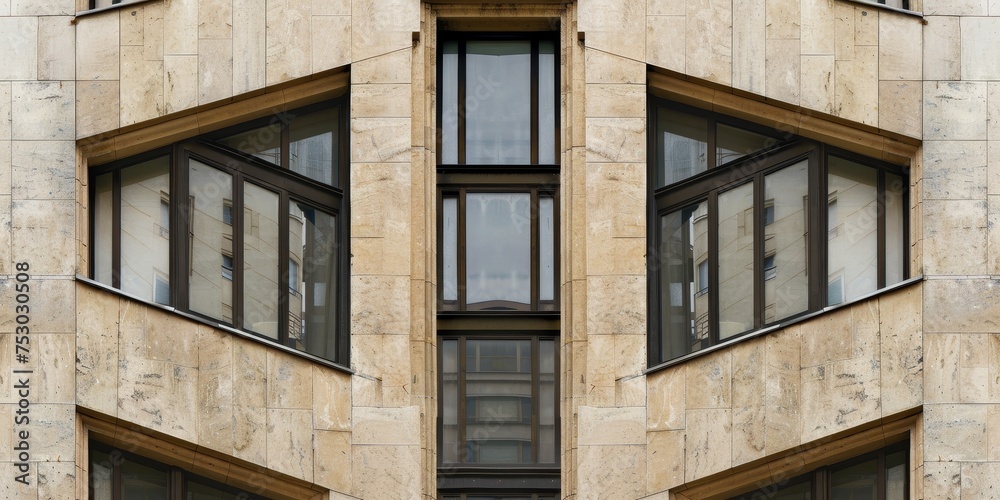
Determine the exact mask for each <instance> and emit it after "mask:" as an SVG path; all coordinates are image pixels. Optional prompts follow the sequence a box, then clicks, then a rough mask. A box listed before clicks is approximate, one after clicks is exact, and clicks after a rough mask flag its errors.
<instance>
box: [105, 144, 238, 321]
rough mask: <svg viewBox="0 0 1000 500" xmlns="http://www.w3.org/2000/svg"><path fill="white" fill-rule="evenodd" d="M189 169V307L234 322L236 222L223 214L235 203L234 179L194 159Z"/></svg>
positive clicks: (197, 311)
mask: <svg viewBox="0 0 1000 500" xmlns="http://www.w3.org/2000/svg"><path fill="white" fill-rule="evenodd" d="M188 169H189V173H188V176H189V199H188V204H189V207H188V213H189V216H188V217H189V218H190V219H189V221H188V224H189V228H190V229H189V230H190V231H191V234H190V238H191V241H190V246H189V252H190V258H189V262H190V266H191V267H190V269H188V275H189V276H190V278H189V283H188V296H189V299H188V300H189V303H190V305H189V307H190V308H191V310H192V311H194V312H196V313H200V314H204V315H206V316H210V317H212V318H215V319H218V320H220V321H224V322H226V323H232V322H233V281H232V280H233V277H232V271H233V268H232V266H233V225H232V221H231V220H230V221H226V220H224V216H223V214H224V212H225V208H224V207H225V206H226V204H227V203H230V204H231V203H232V199H233V178H232V176H231V175H229V174H227V173H225V172H222V171H219V170H217V169H214V168H212V167H210V166H208V165H205V164H204V163H201V162H199V161H197V160H191V161H190V163H189V165H188ZM122 253H124V252H122Z"/></svg>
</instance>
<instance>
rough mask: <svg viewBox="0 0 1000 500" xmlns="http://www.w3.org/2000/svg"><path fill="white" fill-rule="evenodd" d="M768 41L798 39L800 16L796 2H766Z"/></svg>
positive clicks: (789, 0) (800, 23) (770, 0)
mask: <svg viewBox="0 0 1000 500" xmlns="http://www.w3.org/2000/svg"><path fill="white" fill-rule="evenodd" d="M765 5H766V7H765V11H766V13H767V17H766V26H767V38H768V39H775V38H778V39H796V40H797V39H799V33H800V28H801V26H802V14H801V10H800V8H799V2H798V1H797V0H767V2H766V4H765Z"/></svg>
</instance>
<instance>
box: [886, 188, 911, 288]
mask: <svg viewBox="0 0 1000 500" xmlns="http://www.w3.org/2000/svg"><path fill="white" fill-rule="evenodd" d="M905 192H906V185H905V184H904V183H903V178H902V177H900V176H898V175H896V174H886V175H885V198H884V200H885V284H886V286H889V285H893V284H896V283H899V282H900V281H903V277H904V276H906V261H905V260H904V259H903V255H904V251H905V246H906V234H905V229H904V228H905V227H906V225H905V218H906V206H905V204H906V197H905V196H904V193H905Z"/></svg>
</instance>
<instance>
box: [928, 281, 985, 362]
mask: <svg viewBox="0 0 1000 500" xmlns="http://www.w3.org/2000/svg"><path fill="white" fill-rule="evenodd" d="M997 304H1000V288H998V287H997V286H996V283H995V282H994V281H993V280H989V279H985V278H984V279H933V280H928V281H926V282H925V283H924V331H925V332H927V333H930V332H983V333H992V332H997V331H1000V321H998V320H997V319H996V318H998V317H1000V307H998V306H997ZM925 376H926V375H925Z"/></svg>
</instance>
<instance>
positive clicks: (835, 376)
mask: <svg viewBox="0 0 1000 500" xmlns="http://www.w3.org/2000/svg"><path fill="white" fill-rule="evenodd" d="M852 309H858V307H855V308H852ZM861 321H863V320H862V318H861V315H860V314H856V315H852V318H851V322H852V323H855V324H857V323H859V322H861ZM876 321H877V319H876ZM854 328H855V332H854V337H855V344H857V343H858V337H859V335H861V332H859V331H858V330H859V329H858V328H857V327H856V326H855V327H854ZM876 334H877V331H876ZM806 337H807V334H806V333H805V332H804V331H803V338H806ZM875 342H877V337H876V338H875ZM878 354H879V346H878V345H877V344H876V345H875V346H874V352H871V351H869V352H864V353H859V355H857V356H856V357H853V358H850V359H847V360H843V361H836V362H832V363H829V364H825V365H820V366H816V367H813V368H808V369H805V370H803V372H802V392H801V401H802V427H803V429H802V441H803V442H807V441H812V440H814V439H818V438H820V437H823V436H827V435H829V434H833V433H835V432H838V431H842V430H846V429H849V428H851V427H854V426H857V425H860V424H862V423H865V422H871V421H874V420H877V419H878V418H879V417H881V416H882V413H881V405H880V402H881V393H880V390H881V388H880V386H879V377H880V373H879V363H878ZM804 356H805V354H803V357H804Z"/></svg>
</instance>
